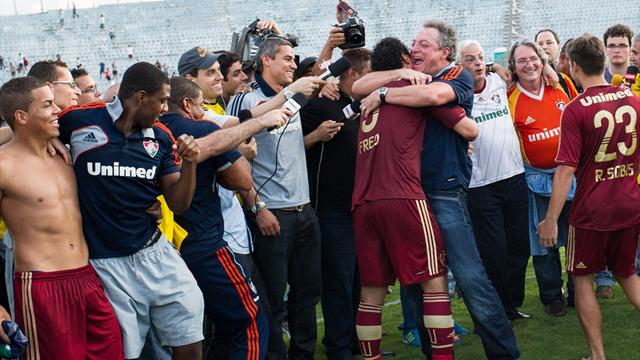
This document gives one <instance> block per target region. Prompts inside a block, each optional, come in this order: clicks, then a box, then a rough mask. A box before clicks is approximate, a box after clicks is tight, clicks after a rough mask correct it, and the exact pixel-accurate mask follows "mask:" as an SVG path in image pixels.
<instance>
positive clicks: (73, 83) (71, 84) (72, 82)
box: [51, 80, 78, 89]
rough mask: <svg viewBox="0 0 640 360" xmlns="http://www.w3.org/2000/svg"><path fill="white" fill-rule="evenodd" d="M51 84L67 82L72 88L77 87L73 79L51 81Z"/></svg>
mask: <svg viewBox="0 0 640 360" xmlns="http://www.w3.org/2000/svg"><path fill="white" fill-rule="evenodd" d="M51 83H52V84H67V85H69V87H70V88H72V89H77V88H78V84H76V82H75V81H62V80H61V81H52V82H51Z"/></svg>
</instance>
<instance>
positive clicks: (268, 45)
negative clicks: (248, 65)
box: [255, 37, 293, 74]
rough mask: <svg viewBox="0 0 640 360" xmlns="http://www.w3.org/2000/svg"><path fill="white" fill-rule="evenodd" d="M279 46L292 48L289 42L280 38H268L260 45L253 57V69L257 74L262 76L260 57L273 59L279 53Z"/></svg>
mask: <svg viewBox="0 0 640 360" xmlns="http://www.w3.org/2000/svg"><path fill="white" fill-rule="evenodd" d="M280 46H289V47H293V46H292V45H291V43H290V42H289V41H287V40H285V39H283V38H280V37H270V38H267V39H265V40H264V41H262V42H261V43H260V46H259V47H258V53H257V54H256V57H255V69H256V72H257V73H258V74H262V70H264V65H263V64H262V55H267V56H268V57H269V58H271V59H275V58H276V54H277V53H278V51H280Z"/></svg>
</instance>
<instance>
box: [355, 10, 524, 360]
mask: <svg viewBox="0 0 640 360" xmlns="http://www.w3.org/2000/svg"><path fill="white" fill-rule="evenodd" d="M455 53H456V32H455V29H453V27H451V26H449V25H447V24H445V23H443V22H438V21H429V22H426V23H425V24H424V25H423V26H422V27H421V28H420V30H419V31H418V33H417V34H416V36H415V38H414V40H413V46H412V49H411V62H412V69H413V71H411V70H408V69H401V70H391V71H381V72H373V73H370V74H368V75H365V76H364V77H363V78H362V79H360V80H358V81H357V82H356V83H355V84H354V86H353V91H354V93H355V94H356V95H357V96H363V95H369V94H370V95H369V96H368V97H367V98H366V99H364V100H363V104H364V105H363V111H364V112H365V113H368V112H371V111H373V110H374V109H375V108H377V107H378V106H379V104H380V103H382V102H383V101H384V102H388V103H391V104H396V105H405V106H411V107H429V106H438V105H444V104H450V105H459V106H461V107H463V108H464V109H465V111H466V113H467V116H471V108H472V106H473V79H472V77H471V75H470V74H469V73H468V72H467V71H466V70H465V69H463V68H461V67H459V66H455V64H454V63H453V61H454V58H455ZM428 77H433V81H432V82H431V83H429V84H426V80H427V78H428ZM398 78H402V79H407V80H411V81H412V82H413V83H414V84H415V85H413V86H405V87H402V88H390V89H386V88H384V87H382V88H380V87H381V86H384V84H386V83H388V82H390V81H393V80H397V79H398ZM376 89H378V91H376ZM458 126H460V127H461V128H457V127H458ZM477 135H478V130H477V126H475V124H473V122H471V121H470V124H468V123H466V122H464V121H460V123H458V125H456V126H454V127H453V129H449V128H447V127H445V126H444V125H442V124H441V123H440V122H439V121H430V123H429V126H427V129H426V132H425V137H424V143H423V144H424V149H423V152H422V164H421V165H422V166H421V167H422V174H421V181H422V188H423V190H424V192H425V194H426V196H427V200H428V201H429V204H430V205H431V207H432V211H433V212H434V214H435V217H436V221H437V222H438V225H439V226H440V231H441V233H442V237H443V241H444V246H445V250H446V253H447V266H448V267H449V268H450V270H451V272H452V273H453V275H454V276H455V278H456V280H457V282H458V285H459V286H460V288H461V290H462V292H463V293H464V294H465V297H464V300H465V303H466V305H467V308H468V309H469V312H470V313H471V316H472V317H473V318H474V320H475V325H476V331H477V333H478V335H479V336H480V338H481V340H482V344H483V346H484V350H485V355H486V356H487V358H489V359H518V358H519V357H520V354H519V352H518V346H517V344H516V338H515V334H514V333H513V330H512V328H511V325H510V324H509V322H508V321H507V317H506V316H505V313H504V309H503V307H502V305H501V302H500V298H499V297H498V294H497V293H496V291H495V289H494V288H493V286H492V285H491V282H490V281H489V278H488V277H487V273H486V271H485V269H484V266H483V265H482V261H481V260H480V255H479V253H478V249H477V247H476V244H475V240H474V235H473V229H472V227H471V220H470V219H469V214H468V209H467V201H466V194H467V188H468V185H469V181H470V179H471V169H472V163H471V160H470V159H469V157H468V156H467V148H468V145H469V143H468V141H469V140H473V139H475V138H476V137H477ZM434 154H440V155H439V156H435V155H434ZM411 290H412V292H413V293H414V295H415V296H414V297H415V298H416V300H417V298H418V297H419V298H420V301H419V302H418V304H419V305H420V306H422V291H421V290H422V289H421V288H420V287H417V288H415V287H414V288H411ZM422 322H423V321H422V320H420V322H419V323H422ZM420 330H421V331H420V332H421V334H420V335H421V341H422V344H423V352H424V353H428V352H429V349H427V348H428V344H429V343H430V342H429V338H428V337H425V331H424V327H421V328H420ZM425 346H426V347H427V348H425Z"/></svg>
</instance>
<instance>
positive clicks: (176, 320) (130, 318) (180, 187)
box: [59, 62, 207, 359]
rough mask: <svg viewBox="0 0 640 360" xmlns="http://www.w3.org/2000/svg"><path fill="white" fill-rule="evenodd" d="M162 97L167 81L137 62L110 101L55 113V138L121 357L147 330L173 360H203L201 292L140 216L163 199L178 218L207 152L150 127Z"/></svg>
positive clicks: (137, 348)
mask: <svg viewBox="0 0 640 360" xmlns="http://www.w3.org/2000/svg"><path fill="white" fill-rule="evenodd" d="M168 98H169V79H168V78H167V76H166V75H165V74H164V73H163V72H162V71H160V70H159V69H158V68H156V67H155V66H153V65H152V64H149V63H144V62H141V63H136V64H134V65H132V66H131V67H129V69H127V71H126V72H125V74H124V76H123V78H122V83H121V86H120V91H119V93H118V96H117V97H116V98H115V100H114V101H113V102H111V103H108V104H105V103H92V104H88V105H87V106H83V107H72V108H69V109H67V110H65V111H63V112H62V113H61V114H60V116H59V118H60V120H59V122H60V139H61V140H62V141H63V142H64V143H66V144H70V145H71V153H72V156H73V159H74V168H75V172H76V177H77V180H78V194H79V200H80V210H81V213H82V221H83V228H84V233H85V237H86V239H87V244H88V246H89V257H90V261H91V264H92V265H93V267H94V268H95V269H96V272H97V273H98V276H99V277H100V279H101V280H102V282H103V284H104V287H105V293H106V295H107V297H108V298H109V300H110V301H111V303H112V305H113V308H114V310H115V313H116V316H117V317H118V320H119V321H120V327H121V330H122V334H123V341H124V353H125V357H126V358H128V359H130V358H137V357H139V356H140V352H141V350H142V347H143V345H144V341H145V338H146V336H147V333H148V331H149V329H150V327H151V326H153V327H155V330H157V333H158V335H159V337H160V340H161V342H162V343H163V344H164V345H167V346H170V347H171V348H172V350H173V358H174V359H196V358H201V357H202V345H201V340H202V339H203V336H202V321H203V308H204V304H203V300H202V292H201V291H200V289H199V288H198V285H197V283H196V281H195V279H194V278H193V275H191V272H190V271H189V269H188V268H187V266H186V265H185V263H184V261H183V260H182V259H181V258H180V255H179V254H178V252H177V251H176V250H175V249H174V248H173V247H172V246H171V244H170V243H169V242H168V241H167V240H166V239H165V238H164V237H163V236H162V234H161V233H160V231H159V230H158V228H157V226H156V218H155V217H153V216H152V215H150V214H148V213H147V212H146V210H147V209H148V208H149V207H151V205H152V204H154V202H155V200H156V197H157V196H158V195H160V194H163V195H164V197H165V199H166V202H167V204H168V205H169V207H170V208H171V209H172V210H173V211H174V212H175V213H177V214H180V213H183V212H185V211H186V210H187V209H188V208H189V206H190V204H191V200H192V197H193V192H194V190H195V186H196V176H195V171H196V163H197V159H198V155H199V154H200V153H201V150H202V153H203V154H204V153H206V152H207V150H206V148H207V146H204V145H206V144H203V146H202V148H201V147H199V146H198V144H199V143H202V142H200V141H199V142H196V141H195V140H194V139H193V137H190V136H187V135H183V136H180V137H178V139H177V141H176V142H175V144H174V141H173V138H172V135H171V133H170V132H169V130H168V129H166V127H164V126H162V125H161V124H159V123H158V122H157V121H156V119H157V118H158V116H160V115H161V114H162V113H163V112H165V111H166V106H167V105H166V103H167V100H168ZM172 146H173V147H174V148H175V149H176V150H177V154H178V155H179V156H181V157H182V169H181V170H180V168H178V166H177V165H178V159H177V158H176V156H175V154H174V153H173V152H172Z"/></svg>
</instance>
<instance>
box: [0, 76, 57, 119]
mask: <svg viewBox="0 0 640 360" xmlns="http://www.w3.org/2000/svg"><path fill="white" fill-rule="evenodd" d="M44 86H47V83H46V82H44V81H43V80H41V79H39V78H37V77H35V76H24V77H18V78H14V79H11V80H9V81H7V82H6V83H5V84H4V85H2V87H1V88H0V118H2V120H4V121H6V122H7V124H9V126H10V127H11V128H12V129H13V125H14V122H15V113H16V111H17V110H23V111H28V110H29V105H30V104H31V102H32V101H33V95H32V94H31V91H32V90H34V89H39V88H41V87H44Z"/></svg>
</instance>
